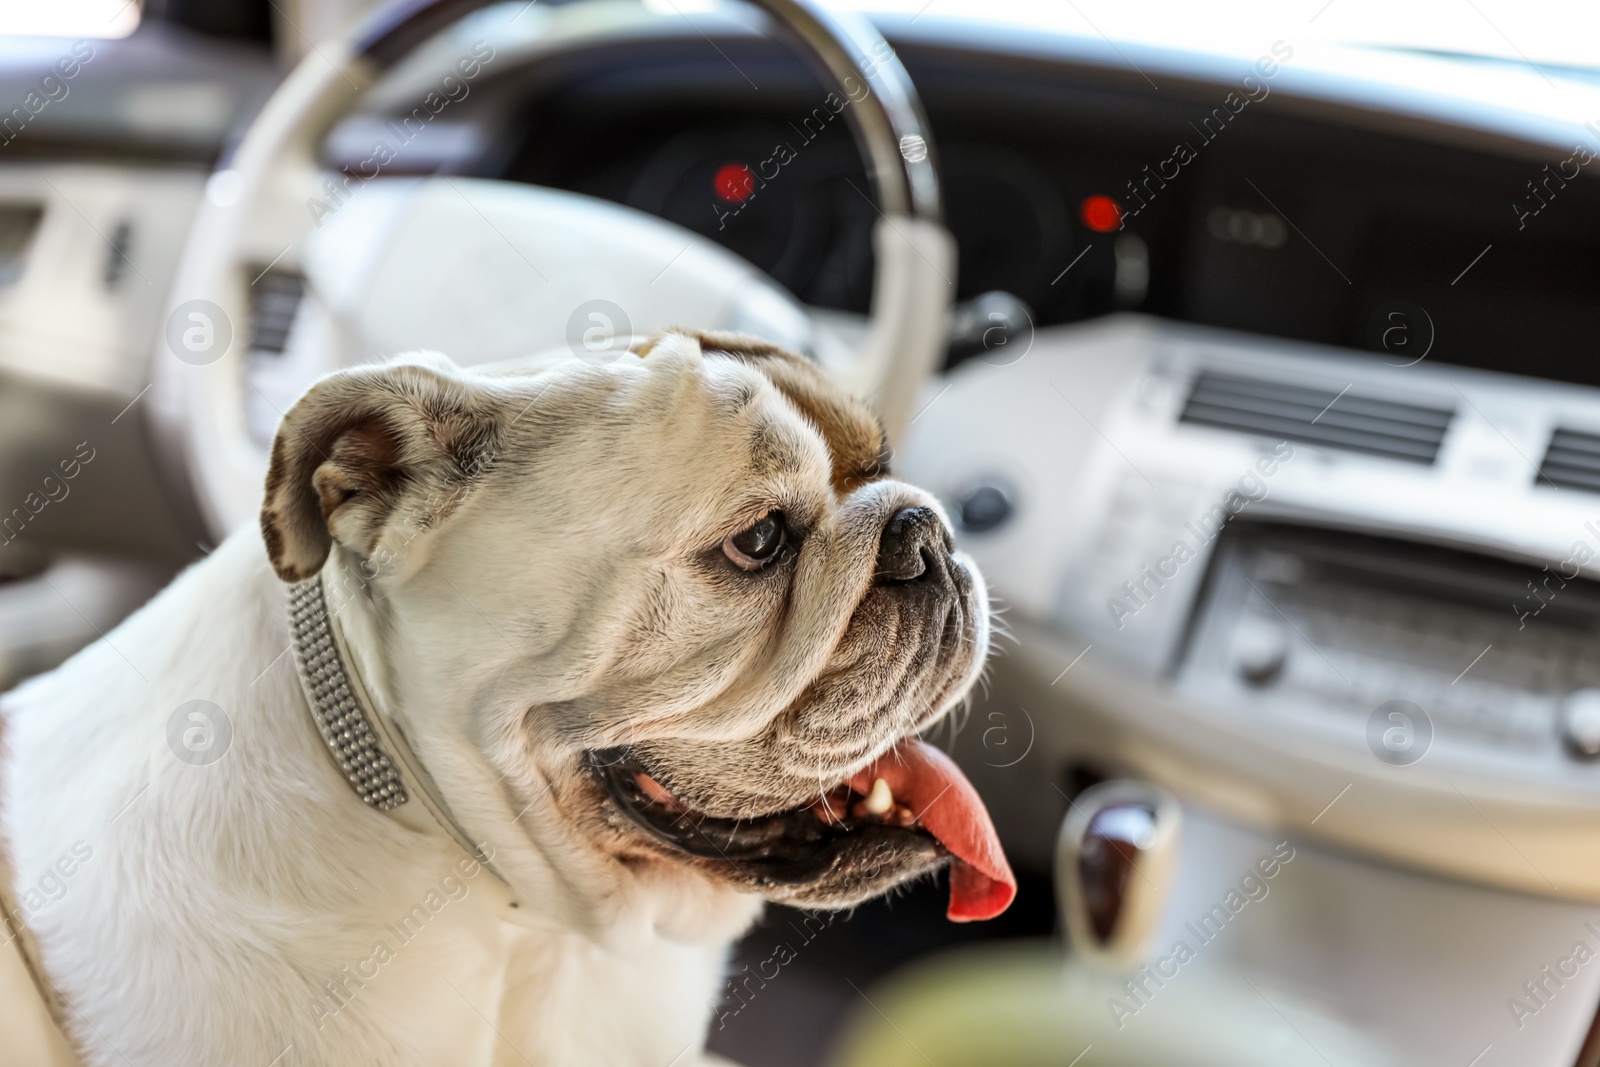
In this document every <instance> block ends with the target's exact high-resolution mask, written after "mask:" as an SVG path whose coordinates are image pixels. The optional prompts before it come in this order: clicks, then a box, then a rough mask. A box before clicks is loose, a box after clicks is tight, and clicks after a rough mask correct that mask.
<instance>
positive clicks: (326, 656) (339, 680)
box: [289, 574, 410, 811]
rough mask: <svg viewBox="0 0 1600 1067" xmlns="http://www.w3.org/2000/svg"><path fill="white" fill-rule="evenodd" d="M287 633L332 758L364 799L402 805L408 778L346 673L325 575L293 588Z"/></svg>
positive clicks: (314, 717)
mask: <svg viewBox="0 0 1600 1067" xmlns="http://www.w3.org/2000/svg"><path fill="white" fill-rule="evenodd" d="M289 632H290V635H291V636H292V638H293V642H294V662H295V666H296V668H298V670H299V672H300V683H301V685H302V686H304V687H305V692H306V700H307V701H308V702H309V703H310V704H311V718H312V721H314V722H315V723H316V724H317V732H318V733H320V734H321V735H322V740H323V742H324V743H325V744H326V745H327V746H328V751H329V752H330V753H332V755H333V761H334V762H335V763H337V764H338V765H339V769H340V770H341V771H343V772H344V777H345V780H346V781H347V782H349V783H350V787H351V788H352V789H354V790H355V791H356V796H358V797H360V798H361V799H362V801H364V802H365V803H367V804H370V805H371V806H373V807H375V808H377V809H379V810H380V811H389V810H391V809H393V808H398V807H399V806H400V805H401V804H404V803H405V802H406V801H407V800H408V799H410V797H409V796H408V795H407V793H406V785H405V780H404V779H403V778H401V776H400V768H399V766H398V765H397V764H396V762H395V760H394V758H393V757H392V756H391V754H390V753H388V752H386V751H385V750H384V747H383V745H382V743H381V742H380V741H379V740H378V735H377V733H376V732H375V731H374V729H373V723H372V720H371V719H369V718H368V717H367V716H368V713H367V711H366V710H365V709H364V708H362V706H361V703H360V701H358V700H357V699H356V694H355V692H354V691H353V687H352V686H351V683H350V677H349V675H348V674H346V673H345V668H344V660H343V658H342V657H341V656H340V655H339V646H338V644H337V643H336V642H335V640H334V636H333V627H332V625H331V624H330V620H329V617H328V605H327V601H326V600H325V599H324V597H323V594H322V575H320V574H318V575H317V576H316V577H314V578H309V579H307V580H306V581H303V582H296V583H295V584H294V585H291V586H290V587H289Z"/></svg>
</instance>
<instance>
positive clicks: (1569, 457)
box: [1538, 427, 1600, 493]
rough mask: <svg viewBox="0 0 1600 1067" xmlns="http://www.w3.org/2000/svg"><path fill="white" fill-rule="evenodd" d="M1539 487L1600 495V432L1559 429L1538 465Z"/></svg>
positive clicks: (1552, 436)
mask: <svg viewBox="0 0 1600 1067" xmlns="http://www.w3.org/2000/svg"><path fill="white" fill-rule="evenodd" d="M1538 484H1540V485H1554V486H1556V487H1557V488H1560V489H1581V490H1582V491H1584V492H1586V493H1600V433H1586V432H1585V431H1583V430H1568V429H1566V428H1564V427H1562V428H1558V429H1557V430H1556V432H1555V433H1553V434H1551V435H1550V447H1549V448H1547V449H1545V453H1544V462H1543V463H1541V464H1539V478H1538Z"/></svg>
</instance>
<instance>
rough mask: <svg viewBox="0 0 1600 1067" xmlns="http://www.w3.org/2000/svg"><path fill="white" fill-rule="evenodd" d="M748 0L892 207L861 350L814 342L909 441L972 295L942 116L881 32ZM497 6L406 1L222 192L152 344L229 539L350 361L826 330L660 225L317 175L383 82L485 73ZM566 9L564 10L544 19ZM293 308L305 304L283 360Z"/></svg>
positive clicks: (304, 85)
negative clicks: (650, 337) (824, 101)
mask: <svg viewBox="0 0 1600 1067" xmlns="http://www.w3.org/2000/svg"><path fill="white" fill-rule="evenodd" d="M750 2H751V3H752V4H753V6H755V7H757V8H760V9H761V10H762V11H764V12H766V13H767V14H768V15H770V16H772V17H773V18H774V19H775V20H776V23H777V26H778V27H779V28H780V29H786V30H787V31H789V36H791V37H793V38H794V39H795V40H796V41H797V42H798V43H799V45H800V46H801V50H802V52H803V54H805V56H806V57H807V58H808V59H809V60H810V61H812V65H813V66H814V68H815V69H816V71H817V73H818V74H819V76H820V77H821V78H822V79H823V81H824V84H825V85H826V86H827V87H828V88H830V89H832V91H833V92H834V93H835V94H839V96H840V98H843V97H848V98H849V100H850V102H851V104H850V106H848V107H843V105H841V107H843V110H844V111H845V113H846V117H847V119H848V120H849V121H850V123H851V126H852V129H853V131H854V133H855V135H856V141H857V145H858V147H859V148H860V150H861V152H862V155H863V157H864V159H865V161H866V163H867V170H868V173H869V175H870V176H871V179H872V184H873V187H874V191H875V194H876V198H877V207H878V210H879V213H880V217H879V219H878V221H877V224H876V226H875V229H874V234H873V243H874V250H875V253H876V274H875V277H874V280H873V294H872V311H871V320H870V323H869V327H868V329H867V331H866V334H865V340H864V341H863V342H861V343H860V344H859V346H858V350H856V351H854V352H843V353H838V352H835V353H834V354H833V356H832V357H831V358H830V357H829V353H828V352H827V351H824V349H825V347H826V346H823V345H820V344H819V345H818V346H817V352H816V354H817V355H818V357H819V358H820V359H821V362H823V364H824V366H826V367H827V368H828V369H829V370H830V372H832V373H834V374H836V375H837V376H838V378H839V379H840V380H841V381H842V382H843V383H844V384H845V385H846V386H847V387H848V388H850V389H852V390H853V391H855V392H856V393H857V394H858V395H860V396H862V397H864V398H866V399H867V400H869V401H870V402H871V403H873V404H874V405H875V406H876V408H877V409H878V410H879V412H880V413H881V414H882V415H883V417H884V421H885V424H886V426H887V428H888V430H889V434H890V438H891V440H895V439H897V438H898V434H899V432H900V431H901V430H902V429H903V428H904V426H905V423H906V420H907V418H908V417H909V414H910V410H911V407H912V404H913V403H914V401H915V398H916V396H917V393H918V391H919V389H920V388H921V386H922V384H923V382H924V381H925V380H926V378H927V377H928V375H929V374H931V373H932V372H933V371H934V370H935V369H936V367H937V366H938V363H939V360H940V358H941V356H942V354H943V349H944V343H945V313H946V311H947V309H948V307H949V304H950V299H951V296H952V294H953V291H954V288H953V278H954V276H955V243H954V239H953V238H952V237H951V236H950V234H949V232H948V231H947V230H946V229H945V228H944V227H943V225H942V223H941V221H940V190H939V180H938V174H937V171H936V169H935V166H934V155H933V148H932V144H931V143H930V137H929V133H928V129H927V123H926V119H925V118H924V116H923V114H922V110H921V107H920V105H919V103H918V100H917V97H916V94H915V90H914V89H913V87H912V85H911V82H910V79H909V78H908V76H907V75H906V72H905V68H904V67H903V66H901V64H900V62H899V60H898V59H897V58H896V57H895V55H894V53H893V51H892V50H891V49H890V48H889V46H888V45H887V44H886V43H885V42H884V40H883V38H882V37H881V36H879V34H878V33H877V31H876V30H875V29H874V28H873V27H872V26H871V25H870V24H869V23H868V22H867V21H866V20H865V19H862V18H859V17H851V16H847V15H845V14H842V13H837V12H830V11H826V10H824V9H823V8H822V7H821V6H820V5H819V4H817V3H816V2H815V0H750ZM492 6H493V5H492V0H401V2H400V3H397V4H395V5H394V6H392V7H389V8H387V9H384V10H383V11H380V12H379V13H378V14H377V15H376V17H374V18H373V19H371V20H369V21H368V22H367V23H366V24H365V25H364V26H362V27H360V28H359V29H357V30H356V31H355V32H353V33H352V34H350V35H349V36H347V37H346V38H344V39H343V40H341V41H338V42H336V43H332V44H328V45H322V46H319V47H318V48H316V49H313V50H312V51H311V53H310V54H309V55H307V56H306V58H305V60H304V61H303V62H301V63H300V65H299V66H298V67H297V68H296V69H295V70H294V71H293V72H292V73H291V74H290V76H289V77H288V78H287V79H286V80H285V81H284V83H283V84H282V85H281V86H280V87H279V88H278V90H277V92H276V93H274V95H273V96H272V98H271V99H270V100H269V101H268V103H267V105H266V106H265V108H264V109H263V110H262V111H261V113H260V115H259V116H258V117H257V118H256V120H255V122H254V123H253V124H252V126H251V127H250V129H249V130H248V131H247V133H246V135H245V137H244V138H243V140H242V141H241V142H240V143H239V145H238V147H237V149H236V151H235V152H234V153H233V155H232V157H231V159H229V160H228V161H227V162H226V163H225V164H224V165H223V167H222V168H221V169H219V170H218V171H217V172H216V173H215V174H214V175H213V176H212V178H211V180H210V182H209V183H208V184H207V188H206V197H205V203H204V204H203V205H202V207H201V208H200V211H199V213H198V215H197V217H196V220H195V223H194V226H193V230H192V232H191V235H190V239H189V242H188V246H187V248H186V250H185V253H184V258H183V261H182V263H181V265H180V268H179V270H178V275H177V282H176V284H175V286H174V289H173V293H172V297H171V300H170V303H169V305H168V309H167V310H168V316H167V320H166V322H167V325H166V329H165V331H164V335H163V336H162V337H161V338H159V339H158V342H157V351H156V354H155V364H154V376H155V388H154V389H153V391H152V399H151V405H150V411H151V415H152V418H153V420H154V422H155V427H156V431H157V440H158V442H159V444H160V446H161V447H162V448H163V449H164V450H165V451H166V453H167V458H168V459H169V460H170V461H171V462H170V463H169V467H170V468H171V469H173V470H175V471H178V472H180V477H182V478H183V479H184V480H185V481H186V482H187V486H186V488H187V489H188V490H189V491H190V492H191V493H192V495H193V497H194V498H195V499H196V500H197V502H198V504H199V508H200V510H201V513H202V516H203V518H204V520H205V522H206V523H207V525H208V526H209V528H210V529H211V532H212V533H213V534H214V535H216V536H217V537H219V538H220V537H222V536H225V535H226V534H227V533H228V532H229V531H231V530H233V529H234V528H236V527H238V526H239V525H241V524H244V523H250V522H254V521H255V519H256V516H257V514H258V512H259V509H260V499H261V488H262V482H263V479H264V477H265V473H266V467H267V449H268V447H269V446H270V442H271V434H272V429H273V427H274V426H275V425H276V421H277V419H278V418H279V417H280V416H281V414H282V410H283V409H285V408H287V406H288V404H289V403H290V402H292V400H293V399H294V398H295V397H296V396H297V395H298V393H299V392H300V391H301V390H303V389H304V388H305V387H306V386H307V385H309V384H310V382H311V381H312V380H313V379H314V378H315V377H317V376H318V375H320V374H323V373H326V372H327V371H330V370H334V369H337V368H339V367H341V366H348V365H350V364H353V363H357V362H361V361H364V360H369V359H373V358H377V357H382V356H386V355H390V354H393V353H395V352H400V351H405V350H407V349H416V348H435V349H438V350H440V351H443V352H445V353H446V354H447V355H449V356H451V357H452V358H453V359H455V360H456V361H457V362H460V363H463V364H471V363H479V362H488V361H491V360H498V359H504V358H509V357H513V356H519V355H529V354H535V353H539V352H544V351H548V350H552V349H560V348H562V347H564V346H565V347H570V348H571V349H572V351H573V352H574V353H575V354H576V355H577V356H595V355H598V356H600V357H605V356H607V355H608V354H612V353H615V352H617V351H620V350H621V349H622V348H623V347H625V346H626V343H627V340H628V337H629V336H630V335H643V334H647V333H649V332H651V331H653V330H656V329H659V328H662V327H665V326H674V325H677V326H686V327H692V328H701V329H734V330H739V331H741V332H745V333H754V334H758V335H764V336H766V337H767V338H768V339H770V340H773V341H777V342H779V343H783V344H787V345H790V346H795V347H800V348H807V347H808V346H809V344H810V338H811V322H810V319H809V317H808V316H807V314H806V312H805V311H804V309H803V308H801V306H800V305H799V304H798V303H797V302H796V301H795V300H794V299H793V298H792V297H791V296H789V295H788V294H787V293H786V292H784V291H783V290H782V289H781V288H780V287H779V286H778V285H777V284H776V283H775V282H773V281H772V280H771V279H769V278H767V277H766V276H765V275H764V274H762V273H761V272H760V271H759V270H758V269H757V268H755V267H754V266H752V265H751V264H750V263H748V262H746V261H745V260H743V259H741V258H739V257H737V256H735V255H733V254H732V253H730V252H728V251H727V250H725V249H724V248H722V247H721V246H719V245H717V244H715V243H714V242H712V241H710V240H708V239H706V238H704V237H701V236H699V235H697V234H695V233H692V232H690V231H688V230H686V229H683V228H681V227H678V226H675V225H673V224H671V223H668V222H664V221H662V220H661V219H658V218H655V217H654V216H650V215H646V214H643V213H641V212H638V211H635V210H633V209H630V208H627V207H623V206H620V205H617V204H614V203H611V202H609V201H604V200H599V199H596V198H592V197H587V196H581V195H577V194H573V193H567V192H561V191H558V190H553V189H544V188H539V187H535V186H530V185H524V184H519V183H511V182H498V181H485V180H480V179H469V178H461V177H445V176H434V177H427V178H387V177H384V176H382V174H381V170H382V163H381V161H373V162H372V165H371V169H372V170H373V171H376V172H378V173H375V174H373V175H371V176H370V177H366V176H365V175H363V178H364V179H365V180H347V178H346V175H345V174H337V173H334V172H331V171H329V170H327V169H326V168H324V167H323V166H322V165H321V164H320V163H319V160H318V153H319V149H320V146H321V145H322V143H323V141H324V139H325V138H326V137H327V135H328V133H329V131H330V130H331V129H333V127H334V125H335V124H336V123H337V122H339V120H341V119H342V118H344V117H345V116H346V115H347V114H349V112H350V111H351V110H352V109H353V108H354V107H355V106H356V105H357V104H358V102H359V101H361V99H362V98H363V96H364V95H365V94H366V93H367V91H368V90H369V89H370V88H372V87H375V86H378V85H379V82H380V79H383V78H384V77H385V75H389V74H394V73H395V72H396V71H397V69H398V71H399V74H404V73H406V70H405V68H403V67H402V64H403V63H404V64H409V65H410V67H411V68H416V67H417V64H418V63H420V62H422V61H423V60H424V58H425V57H433V60H438V59H439V58H440V57H447V58H448V59H449V60H451V61H452V62H455V57H456V54H457V53H458V52H459V53H460V57H461V58H460V60H459V62H458V63H457V65H456V67H455V68H446V71H447V75H446V76H449V77H454V78H455V79H456V80H457V82H458V83H459V82H460V81H461V80H462V79H465V78H467V77H469V76H470V75H469V74H468V71H470V70H471V69H472V62H473V57H474V54H475V53H474V51H473V48H474V46H473V44H472V37H473V35H474V33H475V32H476V31H481V30H482V29H483V28H484V26H485V25H490V26H492V25H493V23H492V21H491V22H490V23H487V24H486V23H485V22H484V21H483V20H485V19H490V20H492V19H493V18H494V17H495V15H496V11H495V10H484V9H491V8H492ZM499 10H501V11H504V8H503V7H502V8H500V9H499ZM511 10H512V11H517V10H518V8H512V9H511ZM570 10H572V9H571V8H569V7H566V6H563V7H561V8H558V9H550V10H548V11H546V12H544V15H545V16H546V22H547V23H548V22H549V21H550V19H551V18H554V17H567V16H566V13H567V12H568V11H570ZM508 17H511V16H509V15H508ZM463 20H465V22H464V21H463ZM536 21H537V20H536ZM476 54H477V56H478V58H480V59H481V55H482V53H481V50H480V51H479V52H478V53H476ZM863 86H865V87H866V88H867V90H868V91H867V92H865V93H864V94H863V91H862V87H863ZM284 278H289V279H296V278H303V282H298V281H297V282H294V283H293V284H294V285H296V286H301V285H303V296H302V298H301V299H300V300H299V302H298V304H294V303H292V301H293V300H294V297H295V295H296V294H294V293H287V294H283V293H277V292H265V293H263V291H262V289H261V288H259V286H261V285H262V284H263V281H265V283H266V284H267V285H269V286H271V285H274V284H277V282H278V281H279V280H280V279H284ZM252 297H254V299H252ZM275 299H276V300H280V301H281V300H283V299H287V300H289V301H291V304H290V305H289V306H290V307H292V308H294V311H293V316H294V317H293V328H292V330H289V331H288V343H287V346H286V347H285V346H284V345H283V343H282V342H283V338H284V329H285V328H286V327H287V323H282V322H276V321H273V320H272V319H271V315H272V309H273V300H275ZM252 308H254V310H255V313H256V315H257V318H258V321H256V322H252V321H251V317H252ZM619 320H620V321H619ZM273 331H276V332H277V333H276V337H275V338H268V339H266V340H263V334H264V333H272V332H273ZM274 341H276V342H277V343H278V346H279V347H280V348H281V349H282V350H281V352H278V353H276V355H275V356H274V358H273V359H272V360H270V361H269V362H270V366H267V365H263V364H262V361H260V360H258V359H255V357H256V355H257V354H258V353H257V351H256V350H257V349H258V348H260V347H261V346H263V345H266V346H268V347H270V346H271V344H272V343H273V342H274ZM252 360H255V363H254V364H253V363H252Z"/></svg>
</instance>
